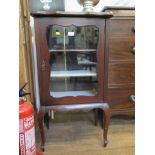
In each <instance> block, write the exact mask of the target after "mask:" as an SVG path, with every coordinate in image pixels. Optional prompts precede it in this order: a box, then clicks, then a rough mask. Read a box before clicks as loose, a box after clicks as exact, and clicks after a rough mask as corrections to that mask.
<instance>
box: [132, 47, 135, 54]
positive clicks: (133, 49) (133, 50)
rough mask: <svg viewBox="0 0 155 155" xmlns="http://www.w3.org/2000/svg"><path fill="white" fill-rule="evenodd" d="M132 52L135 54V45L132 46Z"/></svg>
mask: <svg viewBox="0 0 155 155" xmlns="http://www.w3.org/2000/svg"><path fill="white" fill-rule="evenodd" d="M131 53H132V54H134V55H135V47H133V48H132V50H131Z"/></svg>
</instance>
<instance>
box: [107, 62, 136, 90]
mask: <svg viewBox="0 0 155 155" xmlns="http://www.w3.org/2000/svg"><path fill="white" fill-rule="evenodd" d="M134 83H135V64H134V62H130V63H109V71H108V87H109V88H110V87H115V86H116V87H117V86H118V87H121V86H123V85H131V84H134Z"/></svg>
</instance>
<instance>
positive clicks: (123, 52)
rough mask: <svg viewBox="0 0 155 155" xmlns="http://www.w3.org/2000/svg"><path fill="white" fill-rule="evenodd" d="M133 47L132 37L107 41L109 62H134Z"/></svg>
mask: <svg viewBox="0 0 155 155" xmlns="http://www.w3.org/2000/svg"><path fill="white" fill-rule="evenodd" d="M134 47H135V40H134V37H133V38H132V37H131V38H118V37H117V38H110V40H109V62H114V61H134V59H135V56H134V54H133V53H132V50H133V48H134Z"/></svg>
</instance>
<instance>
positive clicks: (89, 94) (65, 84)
mask: <svg viewBox="0 0 155 155" xmlns="http://www.w3.org/2000/svg"><path fill="white" fill-rule="evenodd" d="M31 15H32V16H33V17H34V29H35V44H36V58H37V62H36V64H37V76H38V86H39V101H40V105H39V109H38V120H39V121H38V124H39V128H40V134H41V149H42V150H44V145H45V135H44V127H43V118H44V114H45V113H47V112H48V111H50V110H53V111H78V110H86V109H87V110H92V109H101V110H102V111H103V112H104V114H105V117H104V127H103V129H104V132H103V137H104V146H106V145H107V143H108V140H107V132H108V126H109V121H110V108H109V105H108V103H106V102H105V101H104V98H105V96H104V90H105V82H106V80H105V78H106V76H105V39H106V38H105V37H106V34H105V30H106V27H105V24H106V19H108V18H110V17H111V16H112V13H111V12H108V11H107V12H101V13H67V12H55V13H52V12H32V13H31Z"/></svg>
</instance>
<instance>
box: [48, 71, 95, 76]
mask: <svg viewBox="0 0 155 155" xmlns="http://www.w3.org/2000/svg"><path fill="white" fill-rule="evenodd" d="M95 76H96V72H93V71H88V70H71V71H51V74H50V77H52V78H53V77H55V78H58V77H95Z"/></svg>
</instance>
